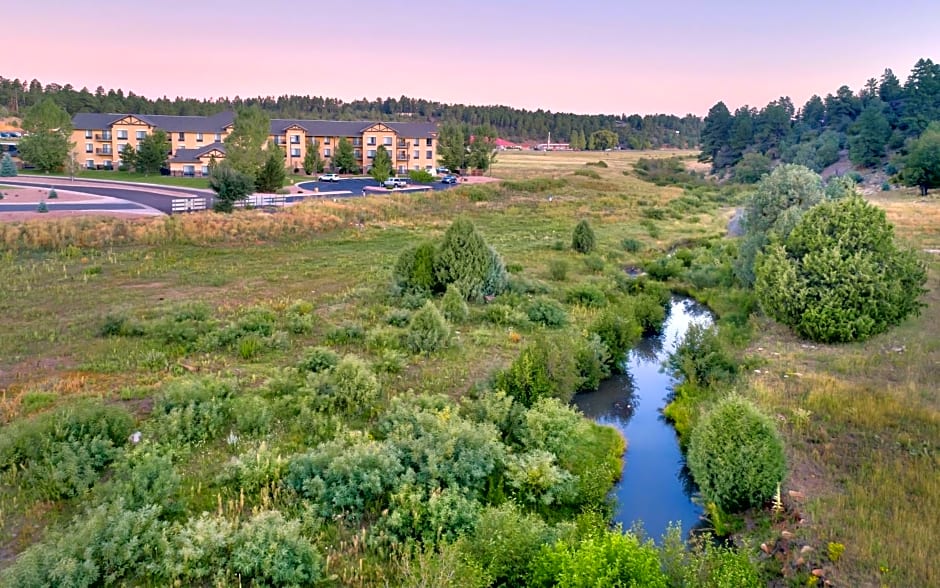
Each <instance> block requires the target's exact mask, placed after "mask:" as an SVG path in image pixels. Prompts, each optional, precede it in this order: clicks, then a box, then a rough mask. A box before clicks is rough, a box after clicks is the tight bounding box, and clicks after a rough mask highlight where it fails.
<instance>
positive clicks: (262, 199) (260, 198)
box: [235, 194, 287, 208]
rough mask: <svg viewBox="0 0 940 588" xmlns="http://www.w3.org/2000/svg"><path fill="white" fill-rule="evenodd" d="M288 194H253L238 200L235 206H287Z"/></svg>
mask: <svg viewBox="0 0 940 588" xmlns="http://www.w3.org/2000/svg"><path fill="white" fill-rule="evenodd" d="M286 205H287V196H285V195H284V194H252V195H251V196H249V197H248V198H246V199H244V200H242V201H240V202H236V203H235V206H238V207H245V206H253V207H255V208H259V207H262V206H286Z"/></svg>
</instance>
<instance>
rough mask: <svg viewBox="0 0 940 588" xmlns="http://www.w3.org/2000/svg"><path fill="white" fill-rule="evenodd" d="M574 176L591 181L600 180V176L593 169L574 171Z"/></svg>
mask: <svg viewBox="0 0 940 588" xmlns="http://www.w3.org/2000/svg"><path fill="white" fill-rule="evenodd" d="M574 175H576V176H581V177H585V178H591V179H592V180H599V179H601V174H599V173H597V172H596V171H594V170H593V169H576V170H574Z"/></svg>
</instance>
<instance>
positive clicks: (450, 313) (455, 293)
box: [441, 284, 470, 323]
mask: <svg viewBox="0 0 940 588" xmlns="http://www.w3.org/2000/svg"><path fill="white" fill-rule="evenodd" d="M441 313H442V314H443V315H444V318H446V319H447V320H448V321H450V322H452V323H462V322H464V321H466V320H467V318H469V317H470V308H469V307H468V306H467V301H466V299H465V297H464V295H463V294H461V292H460V289H459V288H458V287H457V286H455V285H454V284H449V285H448V286H447V292H445V293H444V297H443V298H441Z"/></svg>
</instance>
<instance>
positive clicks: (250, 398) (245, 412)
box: [232, 394, 274, 435]
mask: <svg viewBox="0 0 940 588" xmlns="http://www.w3.org/2000/svg"><path fill="white" fill-rule="evenodd" d="M232 414H233V415H235V427H236V428H237V429H238V432H239V433H244V434H247V435H263V434H265V433H267V432H268V430H269V429H270V427H271V421H272V420H273V418H274V417H273V415H272V413H271V407H270V406H269V404H268V401H267V400H265V399H264V398H262V397H260V396H256V395H254V394H244V395H242V396H239V397H238V398H236V399H234V400H233V401H232Z"/></svg>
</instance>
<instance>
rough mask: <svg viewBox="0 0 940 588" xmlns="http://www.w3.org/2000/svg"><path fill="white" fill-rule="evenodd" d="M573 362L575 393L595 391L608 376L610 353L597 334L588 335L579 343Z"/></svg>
mask: <svg viewBox="0 0 940 588" xmlns="http://www.w3.org/2000/svg"><path fill="white" fill-rule="evenodd" d="M574 360H575V366H576V369H577V372H578V387H577V390H576V392H590V391H593V390H597V388H598V387H599V386H600V384H601V381H602V380H604V379H605V378H607V377H608V376H610V364H611V358H610V352H609V351H608V349H607V345H605V344H604V342H603V341H602V340H601V338H600V336H599V335H598V334H597V333H590V334H589V335H588V336H587V337H586V338H584V339H582V340H581V341H580V342H579V345H578V348H577V350H576V351H575V356H574Z"/></svg>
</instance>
